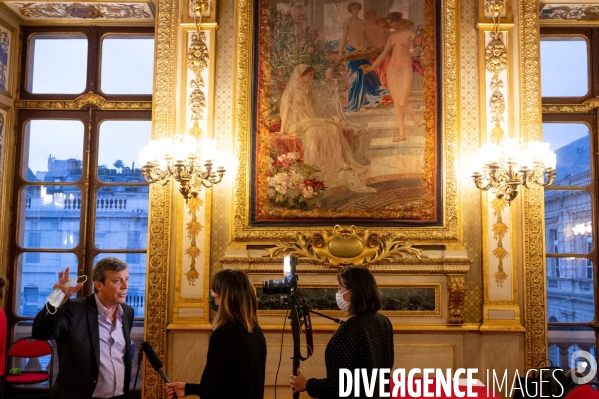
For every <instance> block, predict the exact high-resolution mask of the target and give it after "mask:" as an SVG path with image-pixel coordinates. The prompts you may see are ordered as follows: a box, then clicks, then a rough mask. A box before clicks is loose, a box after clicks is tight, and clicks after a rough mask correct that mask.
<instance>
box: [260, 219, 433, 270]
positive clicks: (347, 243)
mask: <svg viewBox="0 0 599 399" xmlns="http://www.w3.org/2000/svg"><path fill="white" fill-rule="evenodd" d="M275 245H276V246H275V247H274V248H268V249H267V250H266V254H265V255H264V256H269V257H280V256H281V255H283V254H287V255H295V256H298V257H300V258H303V259H308V260H315V261H319V262H322V263H324V264H325V265H326V266H328V267H330V268H337V267H339V266H340V265H368V264H369V263H372V262H377V261H380V260H383V259H393V258H395V257H399V258H403V259H407V258H417V259H422V257H423V255H422V251H421V250H419V249H416V248H412V245H411V244H409V243H408V242H406V241H401V240H398V239H396V238H393V237H391V236H389V235H379V234H377V233H371V232H370V231H368V230H363V231H362V232H361V233H358V229H357V228H356V226H350V227H341V226H339V225H336V226H335V227H334V228H333V231H332V232H329V231H326V230H323V231H321V232H320V233H315V234H313V235H305V234H303V233H298V234H296V237H295V240H285V241H278V242H277V243H276V244H275Z"/></svg>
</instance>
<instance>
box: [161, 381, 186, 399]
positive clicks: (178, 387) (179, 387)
mask: <svg viewBox="0 0 599 399" xmlns="http://www.w3.org/2000/svg"><path fill="white" fill-rule="evenodd" d="M164 389H165V390H166V393H167V395H168V397H169V398H170V399H172V397H173V393H176V394H177V397H183V396H185V383H184V382H168V383H167V384H166V385H165V387H164Z"/></svg>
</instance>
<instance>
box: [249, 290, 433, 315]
mask: <svg viewBox="0 0 599 399" xmlns="http://www.w3.org/2000/svg"><path fill="white" fill-rule="evenodd" d="M253 285H254V290H257V289H259V288H262V283H260V282H254V283H253ZM377 286H378V288H379V289H381V290H385V289H432V290H434V292H435V294H434V296H435V299H434V301H435V308H434V309H432V310H429V309H426V310H384V309H381V310H380V311H379V312H380V313H381V314H384V315H385V316H387V317H391V316H404V317H408V316H409V317H413V316H429V317H430V316H436V317H441V315H442V309H441V296H442V294H441V290H442V286H441V283H380V284H378V285H377ZM298 288H299V289H304V290H306V289H310V288H315V289H322V288H327V289H332V290H334V291H336V290H337V284H334V283H299V284H298ZM273 297H276V295H273ZM315 310H317V311H319V312H320V313H323V314H325V315H327V316H331V317H343V316H344V315H346V313H345V312H344V311H342V310H322V309H318V308H315ZM286 312H287V310H278V309H277V310H260V309H259V310H258V315H264V316H284V315H285V313H286Z"/></svg>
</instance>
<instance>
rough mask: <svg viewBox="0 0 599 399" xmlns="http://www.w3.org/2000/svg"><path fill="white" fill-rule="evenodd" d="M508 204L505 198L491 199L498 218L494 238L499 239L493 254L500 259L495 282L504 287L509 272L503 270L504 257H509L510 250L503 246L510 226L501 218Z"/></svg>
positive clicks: (494, 213)
mask: <svg viewBox="0 0 599 399" xmlns="http://www.w3.org/2000/svg"><path fill="white" fill-rule="evenodd" d="M507 206H508V203H507V200H506V199H505V198H495V199H494V200H493V201H491V208H493V216H495V217H496V218H497V221H496V222H495V223H494V224H493V238H495V240H496V241H497V248H495V249H494V250H493V256H494V257H496V258H497V259H498V260H499V264H498V265H497V272H495V275H494V276H495V282H496V283H497V286H499V287H502V288H503V282H504V281H505V279H506V278H507V274H506V273H505V272H504V271H503V259H505V258H507V256H508V252H507V251H506V250H505V248H503V237H504V236H505V235H506V234H507V231H508V229H509V228H508V227H507V225H506V224H505V223H503V219H502V218H501V212H503V210H504V209H505V208H506V207H507Z"/></svg>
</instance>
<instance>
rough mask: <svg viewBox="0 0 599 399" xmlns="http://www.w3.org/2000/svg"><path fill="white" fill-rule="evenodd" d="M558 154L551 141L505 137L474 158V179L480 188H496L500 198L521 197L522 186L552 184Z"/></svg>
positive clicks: (484, 148)
mask: <svg viewBox="0 0 599 399" xmlns="http://www.w3.org/2000/svg"><path fill="white" fill-rule="evenodd" d="M555 163H556V155H555V153H554V152H552V151H550V150H549V144H547V143H540V142H529V143H523V144H521V143H520V142H518V141H517V140H504V141H503V142H502V143H501V145H495V144H488V145H485V146H484V147H482V148H480V149H479V152H478V154H477V156H476V157H475V158H474V159H473V170H474V173H473V175H472V178H473V179H474V183H475V184H476V187H477V188H478V189H480V190H483V191H486V190H489V189H493V191H494V193H495V196H496V197H497V198H503V199H505V200H506V201H507V202H508V203H510V202H511V201H512V200H513V199H514V198H516V197H517V196H518V186H520V185H522V186H524V187H526V188H529V187H530V186H531V185H538V186H543V187H545V186H550V185H551V184H552V183H553V181H554V180H555V175H556V173H555Z"/></svg>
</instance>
